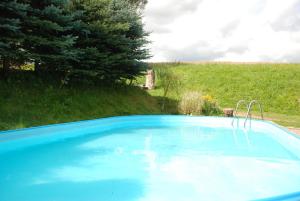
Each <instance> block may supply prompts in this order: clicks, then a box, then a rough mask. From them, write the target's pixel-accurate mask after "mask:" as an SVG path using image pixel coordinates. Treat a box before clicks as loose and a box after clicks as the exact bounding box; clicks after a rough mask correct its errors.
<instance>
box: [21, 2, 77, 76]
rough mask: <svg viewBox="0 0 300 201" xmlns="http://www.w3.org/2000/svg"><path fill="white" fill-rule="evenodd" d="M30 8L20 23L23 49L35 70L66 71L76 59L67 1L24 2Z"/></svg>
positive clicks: (71, 21)
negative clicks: (28, 54) (23, 34)
mask: <svg viewBox="0 0 300 201" xmlns="http://www.w3.org/2000/svg"><path fill="white" fill-rule="evenodd" d="M24 1H25V2H26V3H28V4H29V5H30V7H29V9H28V15H27V18H26V19H25V20H24V22H23V26H22V27H23V32H24V33H25V34H26V38H25V40H24V48H25V49H26V50H27V51H28V52H29V53H30V61H31V62H34V63H35V70H36V71H40V70H51V71H66V70H67V69H68V68H70V64H69V62H70V61H71V60H73V59H75V58H76V51H74V50H73V48H72V47H73V44H74V43H75V37H74V36H73V35H72V32H71V30H72V25H73V23H74V20H73V15H72V14H71V13H70V12H69V10H68V9H67V7H68V5H69V1H68V0H24Z"/></svg>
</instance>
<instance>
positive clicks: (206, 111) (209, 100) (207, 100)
mask: <svg viewBox="0 0 300 201" xmlns="http://www.w3.org/2000/svg"><path fill="white" fill-rule="evenodd" d="M201 99H202V108H201V113H202V114H203V115H205V116H211V115H219V114H222V113H223V112H222V110H221V108H220V107H219V105H218V104H217V101H216V100H214V99H213V97H211V96H209V95H206V96H202V98H201Z"/></svg>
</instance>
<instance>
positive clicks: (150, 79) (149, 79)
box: [145, 69, 155, 89]
mask: <svg viewBox="0 0 300 201" xmlns="http://www.w3.org/2000/svg"><path fill="white" fill-rule="evenodd" d="M145 87H146V88H147V89H154V87H155V73H154V70H153V69H150V70H147V75H146V85H145Z"/></svg>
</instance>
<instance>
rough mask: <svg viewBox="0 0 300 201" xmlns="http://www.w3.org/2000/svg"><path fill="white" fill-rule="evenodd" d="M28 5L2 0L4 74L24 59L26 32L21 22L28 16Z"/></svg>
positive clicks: (0, 38) (0, 47) (0, 32)
mask: <svg viewBox="0 0 300 201" xmlns="http://www.w3.org/2000/svg"><path fill="white" fill-rule="evenodd" d="M27 8H28V7H27V5H26V4H22V3H19V2H17V1H16V0H13V1H12V0H2V1H0V61H1V63H2V75H4V76H5V75H6V73H7V71H8V70H9V68H10V67H11V65H12V64H14V63H16V62H17V61H20V60H24V55H25V51H24V49H22V42H23V40H24V37H25V36H24V34H23V33H22V30H21V22H22V20H24V18H25V17H26V12H27Z"/></svg>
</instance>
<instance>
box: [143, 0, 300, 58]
mask: <svg viewBox="0 0 300 201" xmlns="http://www.w3.org/2000/svg"><path fill="white" fill-rule="evenodd" d="M144 21H145V24H146V28H147V30H150V31H152V34H151V35H150V38H149V39H150V40H151V41H152V44H151V45H150V49H151V50H152V55H154V56H153V58H152V59H151V61H174V60H176V61H178V60H179V61H197V60H199V61H203V60H205V61H208V60H212V61H245V62H246V61H251V62H253V61H259V62H261V61H266V62H270V61H285V62H289V61H290V62H300V54H299V50H300V49H299V47H300V3H299V1H298V0H285V1H282V0H244V1H240V0H224V1H219V0H201V1H197V0H189V1H182V0H164V1H159V0H149V4H148V6H147V7H146V11H145V18H144Z"/></svg>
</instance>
